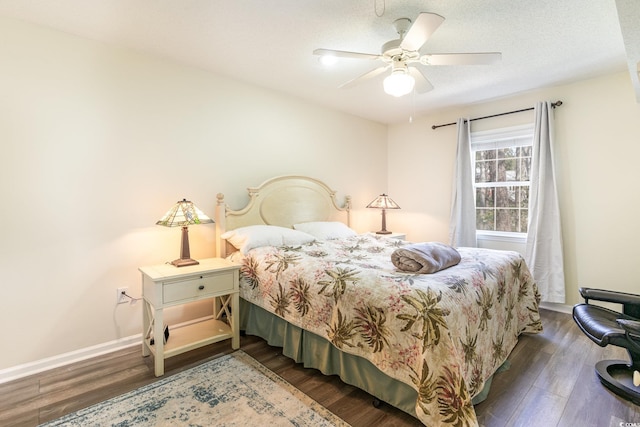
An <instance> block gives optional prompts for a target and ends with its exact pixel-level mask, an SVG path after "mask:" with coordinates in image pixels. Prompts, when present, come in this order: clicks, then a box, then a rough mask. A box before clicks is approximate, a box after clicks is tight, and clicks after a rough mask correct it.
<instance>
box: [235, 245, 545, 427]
mask: <svg viewBox="0 0 640 427" xmlns="http://www.w3.org/2000/svg"><path fill="white" fill-rule="evenodd" d="M407 243H408V242H405V241H401V240H398V239H392V238H388V237H383V236H379V235H375V234H362V235H358V236H354V237H350V238H347V239H339V240H330V241H316V242H313V243H311V244H309V245H303V246H297V247H286V246H283V247H262V248H256V249H253V250H251V251H249V252H248V253H247V254H246V255H245V256H244V258H243V259H242V269H241V283H240V295H241V296H242V297H243V298H244V299H246V300H248V301H250V302H252V303H254V304H256V305H258V306H260V307H263V308H265V309H267V310H268V311H270V312H272V313H275V314H277V315H278V316H280V317H282V318H284V319H286V320H287V321H288V322H290V323H293V324H295V325H297V326H299V327H301V328H304V329H306V330H309V331H311V332H313V333H315V334H317V335H320V336H322V337H325V338H326V339H327V340H329V341H331V342H332V343H333V344H334V345H335V346H336V347H338V348H339V349H341V350H342V351H345V352H347V353H351V354H355V355H358V356H361V357H364V358H366V359H368V360H370V361H371V362H372V363H373V364H374V365H375V366H377V367H378V368H379V369H380V370H381V371H382V372H384V373H385V374H387V375H389V376H390V377H393V378H395V379H397V380H400V381H402V382H404V383H407V384H409V385H411V386H412V387H414V388H415V389H416V390H417V392H418V400H417V402H416V413H417V415H418V418H419V419H420V420H421V421H422V422H423V423H424V424H425V425H452V426H473V425H477V420H476V416H475V412H474V410H473V406H472V404H471V399H472V398H473V396H475V395H476V394H477V393H479V392H480V391H481V390H482V388H483V386H484V382H485V380H487V379H488V378H489V377H490V376H491V375H492V374H493V373H494V372H495V370H496V369H497V368H498V367H499V366H500V365H501V364H502V363H503V362H504V361H505V360H506V358H507V356H508V355H509V353H510V352H511V350H512V349H513V347H514V346H515V344H516V342H517V339H518V335H520V334H521V333H523V332H531V333H535V332H540V331H541V330H542V324H541V322H540V316H539V313H538V303H539V294H538V290H537V287H536V284H535V283H534V281H533V279H532V277H531V274H530V272H529V269H528V268H527V266H526V264H525V262H524V260H523V258H522V257H521V256H520V254H518V253H516V252H505V251H493V250H488V249H476V248H459V249H458V250H459V252H460V254H461V256H462V261H461V262H460V264H458V265H457V266H454V267H451V268H449V269H446V270H442V271H439V272H437V273H434V274H418V275H416V274H411V273H402V272H399V271H397V270H396V268H395V267H394V266H393V264H392V263H391V253H392V252H393V251H394V249H396V248H397V247H400V246H402V245H405V244H407Z"/></svg>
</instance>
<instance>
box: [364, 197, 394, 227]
mask: <svg viewBox="0 0 640 427" xmlns="http://www.w3.org/2000/svg"><path fill="white" fill-rule="evenodd" d="M367 207H368V208H374V209H382V230H380V231H376V234H391V232H390V231H388V230H387V216H386V210H387V209H400V206H398V205H397V203H396V202H394V201H393V200H391V198H390V197H389V196H387V195H386V194H384V193H383V194H381V195H379V196H378V197H376V198H375V199H374V200H373V201H372V202H371V203H369V204H368V205H367Z"/></svg>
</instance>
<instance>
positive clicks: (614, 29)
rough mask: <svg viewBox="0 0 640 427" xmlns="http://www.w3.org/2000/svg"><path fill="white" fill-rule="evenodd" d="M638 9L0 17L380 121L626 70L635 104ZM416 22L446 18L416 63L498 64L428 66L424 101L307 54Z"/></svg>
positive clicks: (355, 3) (82, 6)
mask: <svg viewBox="0 0 640 427" xmlns="http://www.w3.org/2000/svg"><path fill="white" fill-rule="evenodd" d="M618 10H620V11H623V12H621V13H623V14H622V15H621V19H620V20H619V19H618ZM639 11H640V1H638V0H536V1H531V0H484V1H479V0H477V1H471V0H466V1H465V0H457V1H456V0H431V1H415V0H414V1H411V0H396V1H394V0H386V1H384V0H323V1H317V0H316V1H304V0H270V1H264V0H226V1H221V0H180V1H176V0H95V1H88V0H56V1H51V0H0V15H4V16H8V17H14V18H18V19H22V20H25V21H28V22H33V23H37V24H42V25H45V26H48V27H51V28H55V29H59V30H62V31H65V32H68V33H72V34H77V35H80V36H83V37H88V38H92V39H96V40H100V41H104V42H107V43H111V44H115V45H118V46H125V47H130V48H133V49H136V50H140V51H145V52H150V53H152V54H155V55H160V56H162V57H166V58H170V59H172V60H176V61H179V62H182V63H186V64H189V65H192V66H197V67H200V68H204V69H208V70H211V71H213V72H215V73H217V74H221V75H225V76H229V77H233V78H235V79H238V80H241V81H244V82H248V83H251V84H255V85H258V86H261V87H265V88H270V89H274V90H278V91H282V92H286V93H289V94H291V95H294V96H296V97H299V98H303V99H306V100H308V101H310V102H314V103H318V104H321V105H325V106H328V107H331V108H335V109H338V110H341V111H345V112H348V113H352V114H355V115H358V116H361V117H365V118H368V119H372V120H376V121H379V122H383V123H393V122H399V121H405V120H407V119H408V118H409V117H410V116H412V115H413V116H417V115H420V114H424V113H429V112H433V111H435V110H437V109H440V108H444V107H451V106H456V105H460V104H466V103H474V102H480V101H484V100H489V99H494V98H500V97H504V96H507V95H511V94H514V93H519V92H523V91H529V90H532V89H536V88H541V87H547V86H553V85H558V84H565V83H568V82H571V81H576V80H582V79H586V78H591V77H596V76H598V75H602V74H607V73H611V72H616V71H624V70H627V69H629V70H630V71H631V70H632V65H633V75H632V78H635V80H634V83H635V85H636V86H635V87H636V93H637V94H638V99H639V100H640V85H639V84H638V75H637V63H638V61H640V52H639V50H640V41H639V37H638V34H637V32H638V30H637V29H636V28H637V23H638V22H640V17H639V14H640V12H639ZM420 12H433V13H437V14H440V15H442V16H444V17H445V18H446V20H445V22H444V23H443V24H442V26H440V28H439V29H438V30H437V31H436V32H435V33H434V34H433V35H432V37H431V38H430V39H429V40H428V41H427V42H426V43H425V45H424V46H423V48H422V50H421V52H422V53H449V52H493V51H498V52H502V61H501V62H500V63H499V64H496V65H486V66H477V65H476V66H469V65H467V66H430V67H428V68H427V70H426V74H427V76H428V78H429V80H430V81H431V83H432V84H433V86H434V90H433V91H431V92H428V93H426V94H422V95H413V94H410V95H407V96H405V97H402V98H393V97H391V96H389V95H386V94H385V93H384V92H383V90H382V79H383V76H380V77H377V78H375V79H371V80H368V81H366V82H363V83H362V84H360V85H358V86H356V87H354V88H350V89H338V86H339V85H340V84H342V83H344V82H346V81H348V80H350V79H352V78H354V77H356V76H358V75H360V74H363V73H365V72H367V71H369V70H371V69H373V68H375V67H376V66H377V65H378V64H377V63H376V62H372V61H366V60H354V59H343V60H342V61H341V62H339V63H338V64H336V65H335V66H334V67H333V68H331V69H326V68H323V67H322V66H321V64H320V63H319V61H318V58H317V57H316V56H314V55H312V51H313V50H314V49H316V48H328V49H338V50H349V51H357V52H365V53H375V54H377V53H379V52H380V47H381V45H382V44H383V43H385V42H387V41H389V40H391V39H394V38H397V34H396V33H395V30H394V28H393V25H392V23H393V21H394V20H396V19H397V18H401V17H407V18H410V19H415V17H416V16H417V15H418V13H420ZM621 25H622V27H623V30H625V31H626V33H625V37H624V38H623V34H622V32H621ZM634 27H636V28H634ZM634 32H635V33H636V34H635V35H634V34H633V33H634Z"/></svg>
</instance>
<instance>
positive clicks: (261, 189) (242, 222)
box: [215, 175, 351, 258]
mask: <svg viewBox="0 0 640 427" xmlns="http://www.w3.org/2000/svg"><path fill="white" fill-rule="evenodd" d="M247 190H248V191H249V203H248V204H247V205H246V206H245V207H244V208H242V209H240V210H232V209H230V208H229V207H228V206H227V205H226V203H225V201H224V195H223V194H222V193H218V196H217V198H218V201H217V203H216V212H215V222H216V254H217V256H219V257H223V258H224V257H225V256H227V255H228V249H229V248H228V247H227V244H226V242H225V241H224V240H223V239H221V238H220V236H221V235H222V234H223V233H224V232H225V231H227V230H233V229H235V228H239V227H244V226H248V225H258V224H266V225H278V226H281V227H291V226H293V224H298V223H301V222H309V221H341V222H344V223H345V224H347V225H350V222H351V218H350V209H351V197H350V196H346V197H345V202H344V204H343V205H342V206H340V205H339V204H338V203H337V202H336V197H335V193H336V192H335V191H333V190H332V189H331V188H329V187H328V186H327V185H326V184H325V183H323V182H322V181H319V180H317V179H314V178H309V177H306V176H295V175H291V176H279V177H276V178H271V179H269V180H267V181H265V182H263V183H262V184H260V185H259V186H258V187H249V188H248V189H247Z"/></svg>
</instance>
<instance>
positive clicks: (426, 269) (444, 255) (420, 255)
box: [391, 242, 460, 274]
mask: <svg viewBox="0 0 640 427" xmlns="http://www.w3.org/2000/svg"><path fill="white" fill-rule="evenodd" d="M391 262H393V265H395V266H396V268H397V269H398V270H400V271H406V272H410V273H419V274H425V273H426V274H430V273H435V272H436V271H440V270H444V269H445V268H449V267H452V266H454V265H456V264H458V263H459V262H460V253H459V252H458V251H457V250H455V248H453V247H451V246H449V245H445V244H444V243H438V242H424V243H412V244H409V245H406V246H403V247H401V248H398V249H396V250H395V251H393V253H392V254H391Z"/></svg>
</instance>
